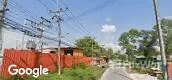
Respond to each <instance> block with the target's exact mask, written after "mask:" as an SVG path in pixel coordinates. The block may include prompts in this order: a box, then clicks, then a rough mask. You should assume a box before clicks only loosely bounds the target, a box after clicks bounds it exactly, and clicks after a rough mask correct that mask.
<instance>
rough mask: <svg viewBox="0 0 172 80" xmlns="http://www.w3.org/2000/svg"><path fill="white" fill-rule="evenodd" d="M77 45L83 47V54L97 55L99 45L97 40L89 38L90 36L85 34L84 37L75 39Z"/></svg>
mask: <svg viewBox="0 0 172 80" xmlns="http://www.w3.org/2000/svg"><path fill="white" fill-rule="evenodd" d="M75 45H76V46H77V47H79V48H82V49H84V55H86V56H88V57H91V56H92V55H98V53H99V49H100V46H99V45H98V42H97V41H95V40H94V38H91V37H90V36H86V37H84V38H81V39H78V40H76V44H75Z"/></svg>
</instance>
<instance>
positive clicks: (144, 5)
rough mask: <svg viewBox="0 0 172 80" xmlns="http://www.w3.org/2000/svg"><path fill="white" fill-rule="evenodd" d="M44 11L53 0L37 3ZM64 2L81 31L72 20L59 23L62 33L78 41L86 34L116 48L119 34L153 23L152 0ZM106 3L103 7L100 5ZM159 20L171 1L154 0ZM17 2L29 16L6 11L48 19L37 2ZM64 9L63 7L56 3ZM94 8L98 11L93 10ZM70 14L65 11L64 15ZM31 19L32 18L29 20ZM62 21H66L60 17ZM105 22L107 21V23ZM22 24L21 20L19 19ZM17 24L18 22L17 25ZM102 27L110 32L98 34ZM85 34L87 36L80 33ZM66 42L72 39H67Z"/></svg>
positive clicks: (15, 10) (170, 13)
mask: <svg viewBox="0 0 172 80" xmlns="http://www.w3.org/2000/svg"><path fill="white" fill-rule="evenodd" d="M40 1H41V2H43V3H44V4H45V5H46V6H47V7H48V8H51V9H55V8H56V6H57V5H56V4H55V3H54V2H55V1H56V0H40ZM61 1H62V2H63V3H65V4H66V5H67V6H68V7H69V9H70V10H71V11H72V13H73V14H74V15H75V16H76V17H77V19H78V20H79V21H80V22H81V23H82V24H83V25H84V27H85V28H82V29H80V28H79V24H76V23H75V22H74V21H73V20H69V21H64V23H62V31H63V32H64V33H70V36H72V37H73V38H79V37H82V36H84V35H86V34H87V33H88V32H90V34H89V35H91V36H93V37H95V38H96V40H97V41H99V42H100V43H102V44H111V46H112V45H113V46H116V45H117V43H118V38H119V37H120V35H121V33H123V32H126V31H128V30H129V29H131V28H137V29H146V30H149V29H151V28H152V26H153V25H154V24H155V18H154V11H153V2H152V0H61ZM105 1H109V2H107V3H105V4H103V2H105ZM158 1H159V10H160V15H161V18H163V17H168V16H172V11H171V8H172V5H171V3H172V0H158ZM12 2H16V3H18V4H19V5H20V6H18V7H21V6H22V7H23V9H24V10H28V12H29V11H30V14H29V15H27V14H26V13H28V12H26V13H24V12H22V10H20V9H17V8H16V7H17V6H13V7H10V6H9V8H10V9H11V10H12V11H14V12H16V13H18V14H20V15H23V16H24V17H29V18H31V16H32V17H34V18H37V19H39V17H40V16H45V17H46V18H49V17H50V16H51V15H52V14H50V13H48V12H47V9H46V7H45V6H44V5H43V4H41V3H40V2H39V0H12ZM60 5H61V6H62V7H64V5H63V4H60ZM97 7H98V8H97ZM67 13H68V14H70V13H69V12H67ZM31 19H32V18H31ZM64 19H67V18H66V17H65V16H64ZM107 19H108V20H107ZM21 21H22V19H21ZM21 21H19V22H21ZM103 25H114V26H115V27H116V29H115V31H114V32H112V33H106V32H102V31H101V29H102V26H103ZM84 31H85V32H87V33H84ZM68 40H69V41H70V40H72V39H71V38H69V37H68Z"/></svg>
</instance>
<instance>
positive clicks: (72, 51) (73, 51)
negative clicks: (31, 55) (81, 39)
mask: <svg viewBox="0 0 172 80" xmlns="http://www.w3.org/2000/svg"><path fill="white" fill-rule="evenodd" d="M60 50H61V54H62V55H70V56H83V49H80V48H72V47H66V48H61V49H60ZM57 51H58V48H44V49H43V50H42V53H52V54H56V53H57Z"/></svg>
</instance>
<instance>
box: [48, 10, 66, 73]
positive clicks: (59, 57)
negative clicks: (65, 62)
mask: <svg viewBox="0 0 172 80" xmlns="http://www.w3.org/2000/svg"><path fill="white" fill-rule="evenodd" d="M66 9H67V8H66ZM66 9H65V10H66ZM65 10H63V9H62V8H59V9H58V10H57V11H55V12H52V11H51V12H52V13H55V15H54V16H53V17H52V19H53V20H54V19H56V20H55V21H56V22H57V23H58V26H57V27H58V51H57V53H58V74H59V75H60V74H61V56H60V55H61V37H62V36H61V22H62V21H63V19H62V17H61V13H62V12H65Z"/></svg>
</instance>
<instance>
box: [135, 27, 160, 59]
mask: <svg viewBox="0 0 172 80" xmlns="http://www.w3.org/2000/svg"><path fill="white" fill-rule="evenodd" d="M154 46H157V35H156V33H155V31H152V30H150V31H148V30H141V32H140V40H139V48H138V53H139V54H141V55H144V56H145V57H146V58H147V59H151V58H152V56H156V55H157V54H158V51H156V49H155V48H154Z"/></svg>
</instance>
